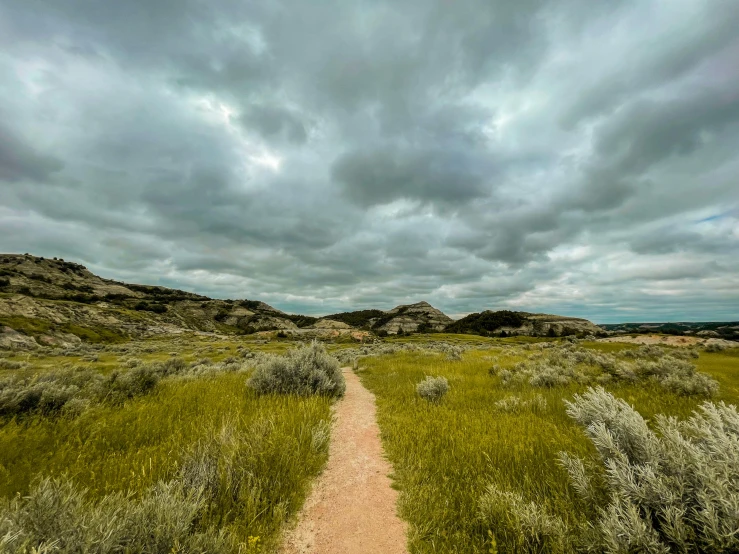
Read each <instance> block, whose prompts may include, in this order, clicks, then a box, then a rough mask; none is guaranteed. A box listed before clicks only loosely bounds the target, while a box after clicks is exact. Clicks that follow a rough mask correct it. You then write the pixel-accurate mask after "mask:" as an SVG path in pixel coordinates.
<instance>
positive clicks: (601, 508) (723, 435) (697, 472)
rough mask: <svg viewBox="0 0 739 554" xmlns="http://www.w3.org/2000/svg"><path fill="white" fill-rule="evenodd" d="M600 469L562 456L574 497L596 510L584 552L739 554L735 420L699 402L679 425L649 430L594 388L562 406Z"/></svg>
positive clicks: (660, 421)
mask: <svg viewBox="0 0 739 554" xmlns="http://www.w3.org/2000/svg"><path fill="white" fill-rule="evenodd" d="M567 413H568V414H569V416H570V417H572V418H573V419H574V420H575V421H576V422H577V423H579V424H580V425H581V426H582V427H583V428H584V430H585V433H586V435H587V436H588V437H589V438H590V440H591V441H592V442H593V444H594V445H595V448H596V450H597V451H598V455H599V458H600V461H601V462H602V464H603V466H604V472H603V473H602V475H598V476H591V475H589V474H588V472H587V471H586V469H585V467H586V464H584V463H583V462H582V460H579V459H577V458H573V457H570V456H568V455H567V454H564V453H562V454H561V455H560V456H561V462H562V465H563V466H564V467H565V469H567V471H568V472H569V474H570V477H571V481H572V484H573V486H574V488H575V490H576V491H577V492H578V493H579V494H581V495H582V496H583V497H584V498H585V499H587V500H588V501H589V502H593V501H594V499H598V498H601V499H604V500H602V501H601V503H600V504H598V509H597V512H598V517H597V519H596V520H595V521H594V522H592V523H591V524H590V526H589V528H588V529H587V530H586V532H585V533H584V534H583V538H582V540H583V542H584V547H585V549H586V550H587V551H589V552H599V553H600V552H603V553H613V554H616V553H619V554H620V553H630V552H640V553H644V554H652V553H660V554H662V553H665V554H667V553H671V552H685V553H693V552H695V553H698V552H727V553H728V552H737V551H739V413H737V410H736V407H735V406H733V405H726V404H724V403H723V402H721V403H719V404H714V403H711V402H704V403H703V404H702V405H701V406H700V409H699V410H698V411H696V412H694V413H693V415H692V416H691V417H690V418H688V419H687V420H685V421H678V420H677V419H675V418H673V417H666V416H657V417H656V422H655V423H656V425H655V427H656V430H652V429H650V427H649V426H648V425H647V423H646V421H645V420H644V419H643V418H642V416H641V415H639V413H637V412H636V410H634V409H633V408H632V407H631V406H629V405H628V404H627V403H626V402H625V401H623V400H620V399H617V398H615V397H614V396H613V395H612V394H610V393H608V392H606V391H605V390H603V389H602V388H597V389H592V388H591V389H589V390H588V391H587V392H586V393H584V394H583V395H575V398H574V400H573V401H572V402H567Z"/></svg>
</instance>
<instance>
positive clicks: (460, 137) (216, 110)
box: [0, 0, 739, 321]
mask: <svg viewBox="0 0 739 554" xmlns="http://www.w3.org/2000/svg"><path fill="white" fill-rule="evenodd" d="M737 17H739V16H737V14H736V10H732V4H731V2H730V1H728V0H711V1H708V2H703V3H695V4H693V5H690V6H681V7H678V6H672V5H670V4H669V3H659V2H651V1H650V2H633V1H630V0H623V1H620V2H609V3H593V2H586V1H585V0H567V1H565V2H560V1H558V2H554V1H553V0H526V1H523V2H521V1H518V2H514V1H501V2H488V1H485V0H461V1H458V2H452V3H450V2H448V1H446V0H434V1H432V2H428V1H421V0H411V1H409V2H403V3H397V2H385V1H380V2H369V1H367V0H350V1H347V2H336V1H333V0H320V1H317V2H299V1H298V0H287V1H286V2H283V3H281V4H269V3H267V4H250V3H244V2H238V1H236V0H216V1H214V2H211V3H209V4H208V5H207V7H206V6H205V5H203V4H202V3H201V2H196V1H194V0H183V1H174V0H155V1H148V0H147V1H144V0H132V1H129V2H126V3H125V5H124V4H121V3H115V2H112V3H111V2H107V3H106V2H102V3H97V4H95V5H91V4H90V3H89V2H85V1H82V0H67V1H65V2H52V1H51V0H28V1H25V2H19V1H16V0H0V82H2V83H3V86H2V87H0V106H2V108H0V111H1V115H2V121H3V123H2V126H0V250H7V251H20V252H25V251H29V252H35V253H38V254H40V255H45V256H63V257H65V258H73V259H77V260H79V261H81V262H83V263H86V264H88V265H89V266H90V267H91V269H93V270H95V271H97V272H99V273H101V274H102V275H105V276H107V277H114V278H119V279H126V280H131V281H138V282H152V283H153V282H160V283H162V284H167V285H171V286H180V287H184V288H187V289H189V290H195V291H197V292H201V293H204V294H211V295H215V296H219V297H227V296H232V297H252V298H255V297H256V298H261V299H263V300H265V301H267V302H271V303H273V304H274V305H276V306H277V307H280V308H283V309H286V310H295V311H302V312H309V313H328V312H335V311H339V310H343V309H354V308H365V307H391V306H393V305H395V304H397V303H399V302H407V301H416V300H420V299H426V300H428V301H430V302H432V303H434V304H435V305H438V306H439V307H441V308H442V309H445V310H447V311H448V312H450V313H454V314H463V313H466V312H470V311H478V310H481V309H485V308H515V309H525V310H532V311H533V310H541V311H549V312H563V313H570V314H572V315H580V316H585V317H591V318H593V319H596V320H599V321H607V320H610V321H614V320H622V319H664V318H677V319H690V318H693V319H696V318H698V319H700V318H703V319H706V318H708V319H723V318H739V312H737V311H736V306H739V296H737V291H738V290H739V286H738V285H739V283H738V282H737V278H736V275H739V265H737V264H738V263H739V262H737V260H739V256H737V254H739V193H738V192H737V187H736V175H737V174H739V156H737V152H738V151H739V96H738V95H737V94H736V90H737V85H738V84H739V72H737V69H736V63H735V60H736V58H737V55H739V31H737V29H739V20H737ZM317 29H318V30H319V32H316V30H317ZM91 237H94V240H91Z"/></svg>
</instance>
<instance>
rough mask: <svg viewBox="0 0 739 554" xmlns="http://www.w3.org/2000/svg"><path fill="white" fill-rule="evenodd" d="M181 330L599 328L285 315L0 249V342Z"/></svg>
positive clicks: (411, 315)
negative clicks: (102, 274) (108, 276)
mask: <svg viewBox="0 0 739 554" xmlns="http://www.w3.org/2000/svg"><path fill="white" fill-rule="evenodd" d="M183 332H198V333H214V334H220V335H243V334H254V333H258V334H265V335H272V336H273V335H276V334H279V336H289V337H293V338H299V337H300V338H337V339H338V338H346V339H348V340H365V339H368V338H372V337H378V336H380V337H381V336H384V335H386V334H388V335H394V334H398V333H401V334H407V333H438V332H446V333H473V334H479V335H485V336H500V335H502V336H508V335H530V336H565V335H576V336H581V337H584V336H588V335H595V336H599V335H600V336H602V335H604V334H605V331H604V329H603V328H601V327H599V326H597V325H595V324H593V323H592V322H590V321H588V320H585V319H579V318H572V317H564V316H559V315H549V314H533V313H527V312H513V311H505V310H503V311H489V310H488V311H483V312H481V313H475V314H470V315H468V316H467V317H464V318H462V319H459V320H456V321H455V320H453V319H452V318H450V317H449V316H447V315H446V314H444V313H443V312H442V311H440V310H438V309H436V308H434V307H433V306H431V305H430V304H429V303H427V302H417V303H415V304H408V305H402V306H397V307H395V308H393V309H392V310H387V311H383V310H359V311H353V312H344V313H337V314H332V315H328V316H325V317H320V318H316V317H311V316H304V315H296V314H287V313H285V312H283V311H280V310H278V309H276V308H273V307H272V306H270V305H268V304H266V303H264V302H260V301H258V300H219V299H213V298H208V297H205V296H201V295H198V294H194V293H190V292H185V291H181V290H176V289H169V288H165V287H160V286H150V285H137V284H128V283H122V282H119V281H115V280H111V279H104V278H102V277H99V276H97V275H95V274H93V273H91V272H90V271H88V270H87V268H86V267H85V266H83V265H81V264H78V263H74V262H70V261H65V260H63V259H57V258H52V259H49V258H42V257H37V256H31V255H28V254H25V255H18V254H0V346H5V347H16V348H34V347H35V346H38V345H47V346H51V345H58V346H69V345H72V344H75V343H79V342H81V341H86V342H111V341H113V342H115V341H124V340H128V339H132V338H145V337H149V336H154V335H162V334H179V333H183Z"/></svg>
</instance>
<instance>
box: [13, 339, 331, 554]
mask: <svg viewBox="0 0 739 554" xmlns="http://www.w3.org/2000/svg"><path fill="white" fill-rule="evenodd" d="M188 339H189V340H187V341H185V340H182V339H180V340H177V339H175V340H166V341H156V340H153V341H143V342H140V343H127V344H119V345H108V346H100V345H93V346H89V345H83V346H81V347H80V348H78V349H73V350H70V351H63V350H56V351H51V350H48V351H43V352H37V353H18V354H13V353H5V356H4V357H3V358H2V360H4V362H5V364H4V365H5V366H6V367H7V369H3V370H2V374H1V375H2V382H0V406H2V407H3V412H2V415H0V552H3V553H5V552H9V553H21V552H29V553H30V552H38V553H41V552H60V553H67V552H70V553H71V552H75V553H77V552H80V553H86V552H101V553H103V552H152V553H160V552H161V553H165V552H166V553H170V552H181V553H190V552H192V553H201V552H218V553H222V552H223V553H228V552H240V553H242V554H243V553H248V552H258V551H259V552H268V551H271V549H272V548H273V547H274V546H275V544H276V542H277V541H278V540H279V533H280V530H281V528H282V526H283V525H284V523H285V522H286V521H287V520H289V519H290V517H292V515H293V514H295V513H296V511H297V510H298V509H299V507H300V506H301V504H302V501H303V498H304V495H305V494H306V488H307V486H308V484H309V482H310V480H311V479H312V478H313V477H314V476H315V475H316V474H317V473H318V472H319V470H320V469H321V467H322V466H323V464H324V463H325V460H326V457H327V452H328V441H329V437H330V426H329V421H330V419H329V407H330V402H331V400H330V399H329V398H327V397H324V396H320V395H304V396H297V395H293V394H257V393H256V392H255V391H254V390H253V389H252V388H250V387H248V386H247V379H248V378H249V377H250V375H251V374H252V373H253V367H254V366H255V365H259V364H262V363H264V361H265V360H271V361H274V360H275V359H279V357H278V356H277V354H279V353H281V351H283V350H284V348H285V346H286V345H278V344H260V343H258V342H256V341H253V342H251V343H248V344H246V343H241V344H233V343H227V342H226V343H224V342H221V341H215V340H213V339H204V338H203V339H199V338H196V337H188ZM9 354H10V355H9ZM172 354H176V355H174V356H173V355H172ZM324 355H325V352H324ZM85 359H88V360H91V361H89V362H86V361H85ZM67 360H69V361H67ZM92 360H97V361H92ZM11 362H17V363H20V364H23V366H22V367H20V368H16V369H13V368H15V366H14V365H13V364H11ZM334 363H336V362H335V360H334ZM65 365H68V367H64V366H65ZM60 366H62V367H60Z"/></svg>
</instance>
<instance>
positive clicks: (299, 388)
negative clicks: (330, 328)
mask: <svg viewBox="0 0 739 554" xmlns="http://www.w3.org/2000/svg"><path fill="white" fill-rule="evenodd" d="M247 384H248V385H249V386H250V387H251V388H252V389H254V390H255V391H256V392H258V393H260V394H269V393H278V394H297V395H299V396H310V395H313V394H319V395H324V396H343V395H344V391H345V390H346V383H345V380H344V376H343V375H342V373H341V368H340V367H339V362H338V360H337V359H336V358H334V357H333V356H330V355H329V354H328V353H327V352H326V348H325V347H324V346H323V344H321V343H319V342H317V341H313V342H312V343H310V344H309V345H305V346H299V347H297V348H292V349H290V350H288V352H287V353H286V354H285V355H284V356H270V357H268V358H264V359H262V360H261V361H260V362H259V363H258V364H257V366H256V369H255V370H254V373H253V374H252V376H251V377H250V378H249V380H248V381H247Z"/></svg>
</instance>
